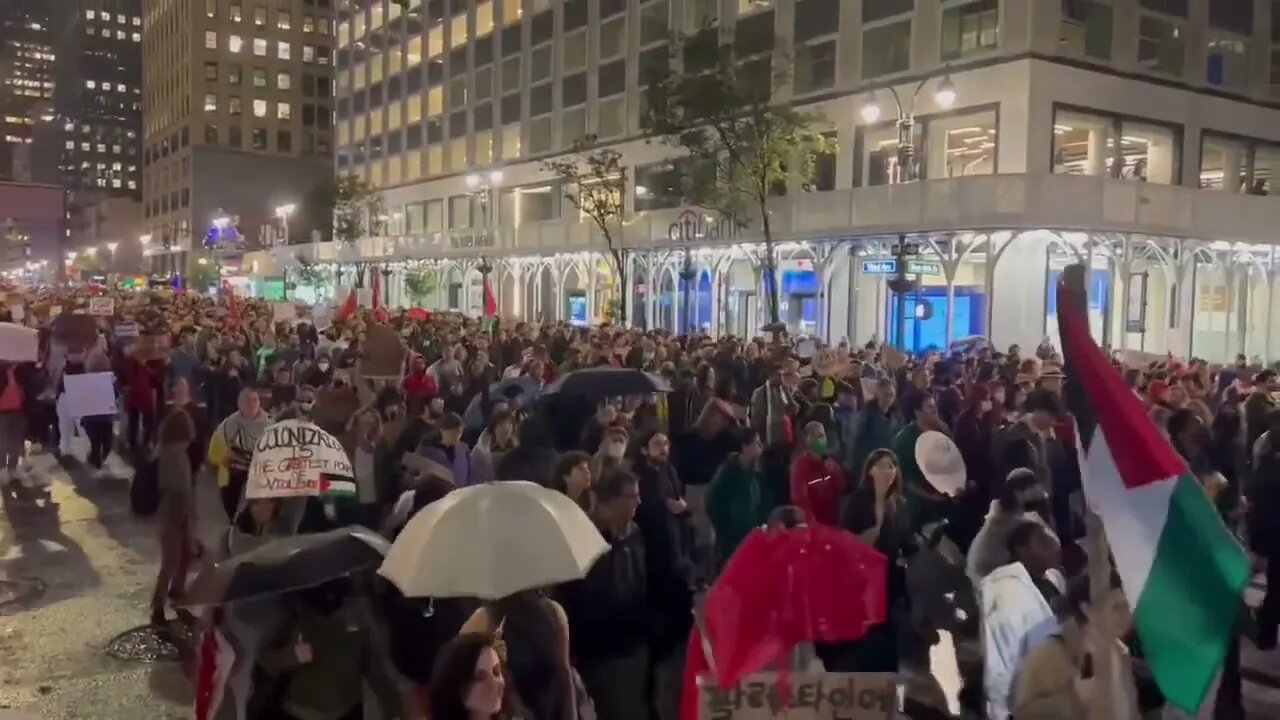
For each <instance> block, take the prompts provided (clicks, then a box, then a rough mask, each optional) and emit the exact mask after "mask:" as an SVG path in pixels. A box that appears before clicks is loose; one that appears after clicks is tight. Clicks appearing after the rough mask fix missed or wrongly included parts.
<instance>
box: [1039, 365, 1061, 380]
mask: <svg viewBox="0 0 1280 720" xmlns="http://www.w3.org/2000/svg"><path fill="white" fill-rule="evenodd" d="M1064 377H1066V376H1065V375H1063V374H1062V368H1060V367H1058V366H1057V365H1045V366H1044V369H1043V370H1041V371H1040V379H1041V380H1045V379H1058V380H1061V379H1062V378H1064Z"/></svg>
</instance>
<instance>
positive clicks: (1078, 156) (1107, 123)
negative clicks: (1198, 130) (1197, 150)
mask: <svg viewBox="0 0 1280 720" xmlns="http://www.w3.org/2000/svg"><path fill="white" fill-rule="evenodd" d="M1181 147H1182V129H1181V128H1180V127H1178V126H1175V125H1162V124H1156V123H1152V122H1147V121H1141V120H1129V119H1127V118H1123V119H1122V118H1119V117H1115V116H1111V115H1105V114H1102V113H1094V112H1090V111H1082V110H1071V109H1063V108H1054V119H1053V171H1054V172H1055V173H1066V174H1071V175H1094V176H1102V177H1112V178H1123V179H1126V180H1136V181H1139V182H1152V183H1160V184H1162V185H1175V184H1177V183H1178V180H1179V178H1180V176H1181V173H1182V171H1181Z"/></svg>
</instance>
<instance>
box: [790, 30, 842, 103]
mask: <svg viewBox="0 0 1280 720" xmlns="http://www.w3.org/2000/svg"><path fill="white" fill-rule="evenodd" d="M835 84H836V41H835V40H834V39H832V40H828V41H826V42H820V43H814V44H812V45H804V46H801V47H800V48H799V49H797V50H796V55H795V78H794V90H795V93H796V94H797V95H803V94H805V93H811V92H814V91H816V90H826V89H829V88H832V87H835Z"/></svg>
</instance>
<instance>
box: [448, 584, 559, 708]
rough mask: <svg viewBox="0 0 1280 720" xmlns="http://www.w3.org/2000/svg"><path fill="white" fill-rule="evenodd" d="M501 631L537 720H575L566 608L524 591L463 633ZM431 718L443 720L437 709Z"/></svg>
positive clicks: (489, 607) (483, 613) (482, 612)
mask: <svg viewBox="0 0 1280 720" xmlns="http://www.w3.org/2000/svg"><path fill="white" fill-rule="evenodd" d="M499 629H501V631H502V638H503V642H504V644H505V645H506V648H507V659H506V665H507V667H508V669H509V671H510V679H511V682H512V683H513V684H514V685H515V689H516V692H517V694H518V695H519V697H520V700H521V702H522V703H523V704H524V706H525V707H526V709H527V711H528V715H529V717H531V718H532V719H533V720H572V718H573V717H574V715H575V713H574V710H573V708H574V705H573V703H574V690H573V675H572V669H571V667H570V659H569V620H568V617H567V616H566V615H565V612H564V608H562V607H560V604H559V603H557V602H556V601H555V600H552V599H550V598H548V597H546V596H545V595H543V594H542V593H541V592H540V591H537V590H524V591H521V592H518V593H514V594H512V595H508V596H506V597H504V598H501V599H499V600H497V601H495V602H492V603H488V604H486V605H484V606H483V607H481V608H479V609H478V610H476V612H475V614H473V615H472V616H471V619H469V620H467V622H466V624H464V625H463V626H462V631H461V632H462V633H463V634H467V633H481V634H493V633H497V632H498V630H499ZM431 718H432V720H438V716H437V715H436V714H435V707H434V705H433V706H432V707H431Z"/></svg>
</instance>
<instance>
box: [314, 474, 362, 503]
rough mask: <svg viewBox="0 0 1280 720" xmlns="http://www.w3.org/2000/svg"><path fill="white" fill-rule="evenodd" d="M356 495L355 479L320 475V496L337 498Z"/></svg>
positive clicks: (328, 498) (327, 498) (331, 498)
mask: <svg viewBox="0 0 1280 720" xmlns="http://www.w3.org/2000/svg"><path fill="white" fill-rule="evenodd" d="M355 496H356V484H355V483H354V482H353V481H351V480H346V479H343V478H335V477H330V476H328V475H323V476H321V477H320V497H322V498H324V499H326V500H337V499H348V498H354V497H355Z"/></svg>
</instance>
